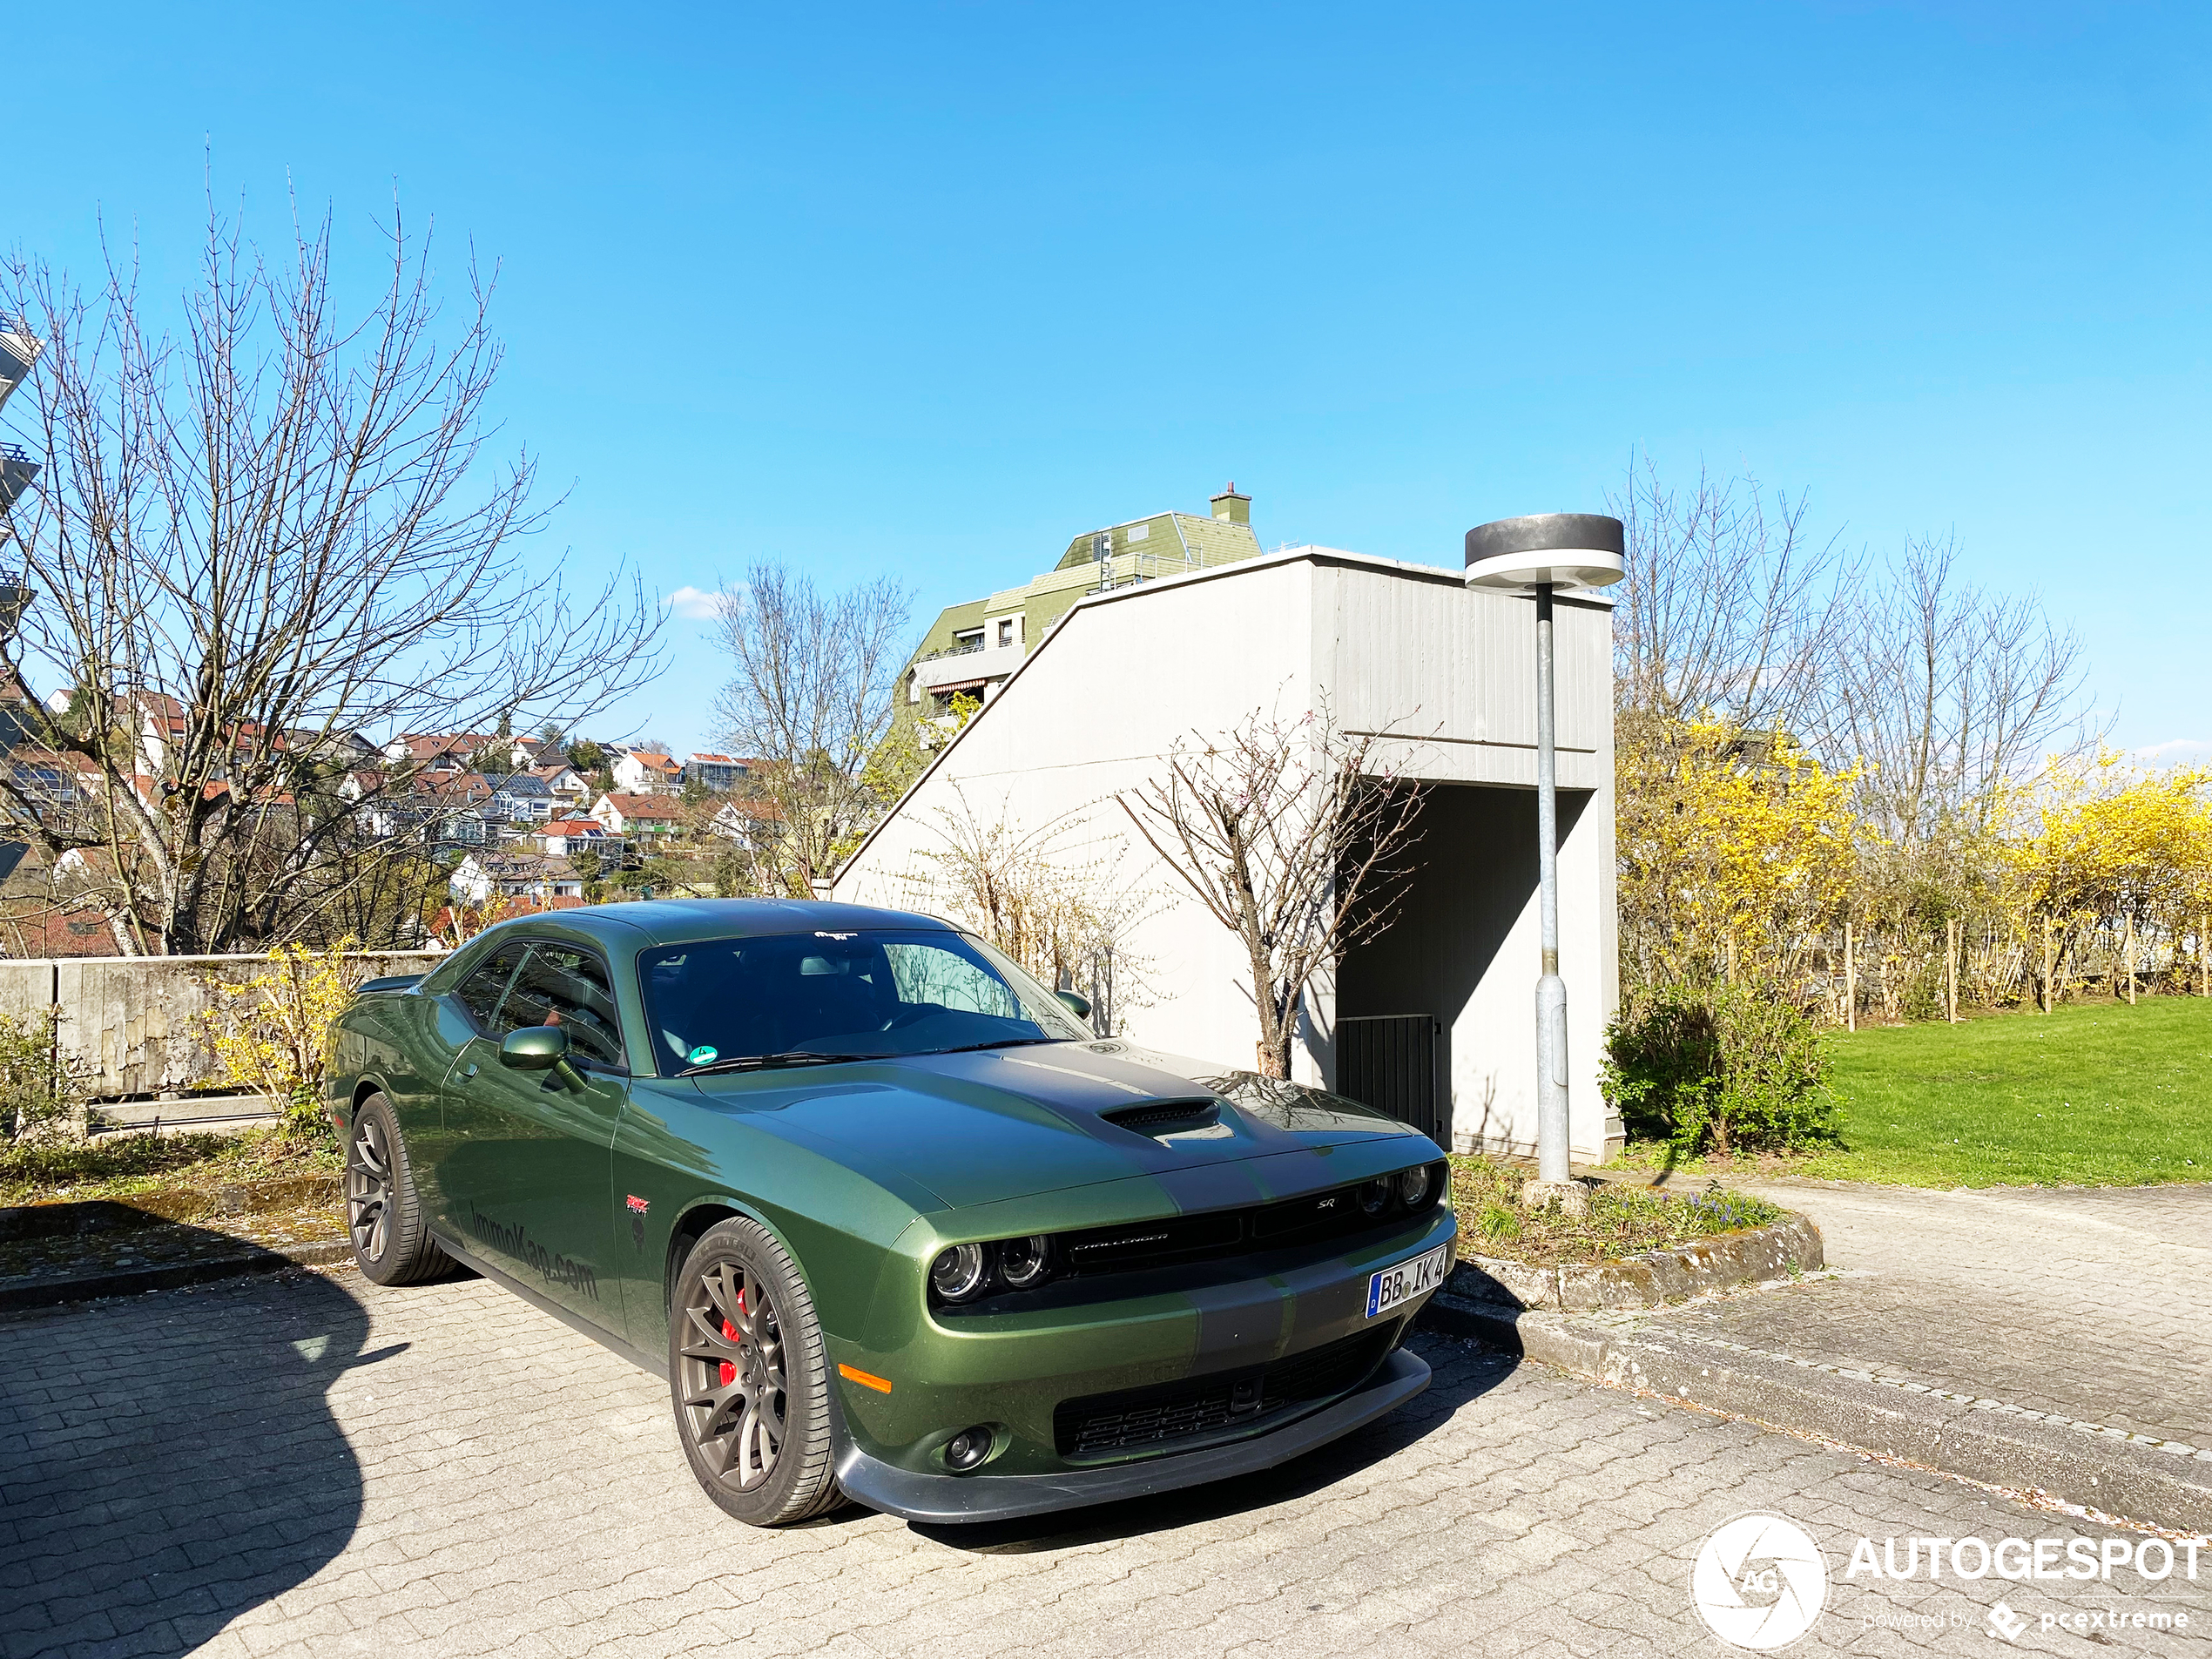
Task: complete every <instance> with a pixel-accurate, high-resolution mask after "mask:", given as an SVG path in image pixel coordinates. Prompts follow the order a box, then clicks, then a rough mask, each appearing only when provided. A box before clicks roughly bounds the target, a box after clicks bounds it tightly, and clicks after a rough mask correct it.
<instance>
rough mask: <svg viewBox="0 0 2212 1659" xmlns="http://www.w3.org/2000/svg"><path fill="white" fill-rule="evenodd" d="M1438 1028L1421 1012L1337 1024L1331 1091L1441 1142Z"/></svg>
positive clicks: (1440, 1031)
mask: <svg viewBox="0 0 2212 1659" xmlns="http://www.w3.org/2000/svg"><path fill="white" fill-rule="evenodd" d="M1443 1032H1444V1027H1443V1025H1442V1024H1441V1022H1439V1021H1438V1020H1437V1019H1436V1017H1435V1016H1434V1015H1427V1014H1384V1015H1367V1016H1364V1017H1360V1018H1355V1019H1349V1020H1339V1021H1338V1022H1337V1093H1339V1095H1348V1096H1351V1097H1352V1099H1353V1100H1356V1101H1358V1102H1359V1103H1360V1104H1361V1105H1363V1106H1372V1107H1373V1108H1375V1109H1376V1110H1378V1111H1384V1112H1388V1113H1389V1114H1390V1115H1391V1116H1393V1117H1394V1118H1396V1119H1398V1121H1399V1123H1411V1124H1412V1125H1413V1127H1414V1128H1415V1129H1417V1130H1420V1132H1421V1133H1422V1134H1424V1135H1426V1136H1428V1137H1429V1138H1430V1139H1431V1140H1433V1141H1434V1142H1435V1143H1437V1144H1438V1145H1439V1146H1443V1145H1446V1142H1445V1138H1444V1137H1445V1135H1446V1133H1447V1125H1446V1123H1445V1122H1444V1119H1445V1116H1446V1115H1447V1114H1446V1110H1445V1103H1444V1101H1443V1099H1442V1091H1441V1090H1440V1089H1439V1088H1438V1087H1437V1076H1436V1070H1437V1067H1436V1051H1437V1048H1438V1044H1439V1040H1440V1038H1441V1036H1442V1035H1443Z"/></svg>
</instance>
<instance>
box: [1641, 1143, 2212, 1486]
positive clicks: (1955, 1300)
mask: <svg viewBox="0 0 2212 1659" xmlns="http://www.w3.org/2000/svg"><path fill="white" fill-rule="evenodd" d="M1740 1185H1742V1186H1743V1188H1744V1190H1748V1191H1752V1192H1757V1193H1758V1194H1760V1195H1761V1196H1762V1197H1768V1198H1771V1199H1772V1200H1774V1202H1775V1203H1777V1204H1786V1205H1788V1206H1789V1207H1790V1208H1791V1209H1793V1210H1802V1211H1804V1212H1805V1213H1806V1214H1808V1215H1810V1216H1811V1217H1812V1218H1813V1220H1814V1221H1815V1222H1816V1223H1817V1224H1819V1227H1820V1231H1821V1238H1822V1241H1823V1243H1824V1246H1825V1249H1826V1254H1827V1260H1828V1265H1829V1266H1830V1267H1831V1268H1840V1269H1843V1270H1844V1272H1845V1274H1846V1275H1847V1276H1846V1277H1843V1278H1825V1279H1812V1280H1809V1281H1807V1282H1806V1283H1804V1284H1802V1285H1791V1286H1788V1287H1785V1288H1780V1289H1777V1290H1770V1291H1760V1292H1758V1293H1757V1294H1754V1295H1747V1296H1736V1297H1729V1298H1721V1299H1718V1300H1716V1301H1713V1302H1709V1303H1703V1304H1698V1305H1693V1306H1691V1307H1689V1308H1686V1309H1681V1310H1675V1311H1670V1312H1665V1313H1662V1314H1657V1315H1653V1316H1640V1317H1639V1318H1636V1319H1635V1320H1634V1321H1632V1322H1631V1323H1633V1324H1635V1325H1637V1326H1639V1327H1642V1328H1649V1329H1662V1328H1663V1329H1672V1330H1676V1331H1680V1332H1685V1333H1689V1334H1699V1333H1702V1334H1705V1335H1710V1336H1717V1337H1721V1338H1723V1339H1727V1340H1729V1341H1733V1342H1742V1343H1745V1344H1748V1345H1750V1346H1752V1347H1755V1348H1764V1349H1768V1350H1771V1351H1774V1352H1786V1353H1788V1354H1790V1355H1791V1356H1792V1357H1793V1358H1798V1359H1811V1360H1814V1361H1816V1362H1817V1363H1824V1364H1841V1365H1845V1366H1861V1367H1867V1368H1871V1369H1873V1370H1876V1371H1878V1372H1881V1373H1882V1374H1884V1375H1887V1376H1897V1377H1903V1378H1909V1379H1912V1380H1913V1381H1916V1382H1925V1383H1928V1384H1930V1385H1932V1386H1939V1387H1944V1388H1949V1389H1953V1390H1957V1391H1961V1392H1966V1393H1975V1394H1979V1395H1983V1396H1986V1397H1987V1398H1990V1399H2001V1400H2004V1401H2006V1402H2007V1403H2009V1404H2012V1405H2016V1406H2027V1407H2028V1408H2030V1409H2032V1410H2034V1411H2040V1412H2062V1413H2066V1414H2067V1416H2068V1417H2069V1418H2071V1419H2074V1420H2086V1421H2089V1422H2094V1423H2106V1424H2110V1425H2112V1426H2114V1427H2118V1428H2124V1429H2128V1430H2129V1431H2131V1432H2133V1433H2141V1434H2150V1435H2155V1436H2156V1437H2157V1438H2159V1439H2161V1440H2181V1441H2184V1442H2187V1443H2188V1444H2190V1445H2194V1446H2199V1447H2212V1184H2204V1183H2189V1184H2176V1185H2173V1186H2163V1187H2103V1188H2099V1187H2077V1188H2063V1187H2061V1188H2033V1187H2009V1188H1993V1189H1983V1190H1959V1191H1954V1192H1935V1191H1927V1190H1920V1189H1917V1188H1910V1187H1876V1186H1857V1185H1845V1184H1840V1183H1821V1182H1810V1181H1786V1182H1785V1181H1777V1182H1770V1183H1757V1182H1750V1183H1741V1184H1740Z"/></svg>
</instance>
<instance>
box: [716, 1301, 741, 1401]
mask: <svg viewBox="0 0 2212 1659" xmlns="http://www.w3.org/2000/svg"><path fill="white" fill-rule="evenodd" d="M738 1312H740V1313H742V1312H745V1292H744V1291H738ZM722 1334H723V1335H724V1336H725V1337H726V1338H728V1339H730V1340H731V1341H732V1342H743V1341H744V1340H745V1339H744V1338H743V1337H741V1336H739V1335H738V1327H737V1326H736V1325H732V1324H731V1323H730V1321H729V1320H727V1319H725V1320H723V1321H722ZM737 1379H738V1368H737V1367H736V1366H733V1365H732V1364H731V1363H730V1362H729V1361H728V1360H727V1359H725V1360H724V1361H723V1362H722V1376H721V1380H722V1386H724V1387H725V1388H727V1387H728V1386H730V1385H731V1384H732V1383H733V1382H735V1381H737Z"/></svg>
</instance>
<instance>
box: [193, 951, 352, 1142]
mask: <svg viewBox="0 0 2212 1659" xmlns="http://www.w3.org/2000/svg"><path fill="white" fill-rule="evenodd" d="M354 942H355V941H353V940H351V939H345V940H341V941H339V942H338V943H337V944H335V945H334V946H332V947H331V948H328V949H327V950H313V949H310V948H308V947H307V946H305V945H297V944H294V945H280V946H279V947H278V948H276V949H274V950H273V951H271V952H270V953H269V954H268V962H269V966H268V967H267V968H265V969H263V970H262V971H261V972H260V973H258V974H254V975H253V977H252V978H250V979H247V980H244V981H239V982H237V983H228V982H226V981H221V980H211V981H208V990H209V993H210V995H211V996H212V1000H213V1003H214V1006H213V1007H212V1008H211V1009H210V1010H209V1012H208V1015H207V1022H208V1027H209V1031H208V1036H209V1042H210V1046H211V1047H212V1049H214V1052H215V1062H216V1064H217V1065H218V1066H219V1068H220V1069H221V1072H222V1076H223V1081H225V1082H227V1083H229V1084H230V1085H231V1086H232V1087H233V1088H234V1089H250V1090H256V1091H258V1092H260V1093H261V1094H265V1095H266V1096H269V1098H270V1099H272V1100H273V1101H276V1102H278V1103H280V1110H281V1112H282V1114H283V1122H284V1131H285V1133H286V1134H287V1136H291V1137H293V1138H296V1139H306V1138H311V1137H313V1136H317V1135H319V1134H320V1133H321V1132H322V1128H323V1116H322V1107H321V1100H322V1086H323V1078H324V1075H325V1074H326V1073H327V1070H328V1069H329V1066H330V1047H331V1031H330V1028H331V1022H333V1021H334V1020H335V1019H336V1018H337V1017H338V1015H340V1014H341V1012H343V1011H344V1009H345V1007H346V1005H347V1003H348V1002H350V1001H353V997H354V990H355V988H357V987H359V985H360V984H361V978H362V969H361V964H360V963H359V962H357V961H353V960H351V959H350V957H349V956H348V953H349V952H350V951H351V950H352V949H353V948H354Z"/></svg>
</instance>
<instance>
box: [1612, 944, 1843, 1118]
mask: <svg viewBox="0 0 2212 1659" xmlns="http://www.w3.org/2000/svg"><path fill="white" fill-rule="evenodd" d="M1605 1049H1606V1053H1605V1063H1604V1067H1603V1069H1602V1073H1601V1075H1600V1081H1601V1086H1602V1088H1603V1089H1604V1092H1605V1097H1606V1099H1607V1100H1608V1101H1610V1102H1611V1103H1613V1106H1614V1109H1615V1110H1616V1111H1618V1112H1619V1113H1620V1114H1621V1120H1622V1124H1623V1125H1624V1126H1625V1127H1626V1129H1627V1130H1628V1133H1629V1138H1631V1139H1632V1140H1662V1141H1666V1142H1669V1143H1671V1144H1672V1145H1673V1146H1674V1147H1675V1149H1676V1151H1677V1152H1679V1153H1681V1154H1682V1155H1683V1156H1684V1157H1694V1156H1696V1154H1698V1153H1701V1152H1707V1151H1710V1152H1716V1153H1719V1154H1722V1155H1723V1156H1725V1155H1727V1154H1730V1153H1733V1152H1760V1151H1779V1150H1786V1149H1789V1148H1792V1147H1802V1146H1807V1145H1811V1144H1815V1143H1824V1142H1829V1143H1832V1142H1835V1141H1837V1140H1838V1139H1839V1138H1840V1136H1839V1132H1838V1130H1839V1117H1838V1111H1837V1105H1836V1098H1835V1096H1834V1095H1833V1094H1832V1093H1831V1092H1830V1090H1829V1088H1828V1082H1827V1078H1828V1056H1827V1054H1826V1052H1825V1050H1824V1049H1823V1048H1822V1046H1821V1042H1820V1038H1819V1035H1818V1034H1817V1032H1815V1031H1814V1029H1813V1026H1812V1022H1811V1019H1809V1018H1808V1017H1807V1016H1806V1015H1804V1013H1803V1012H1801V1011H1800V1010H1798V1009H1797V1008H1792V1007H1791V1006H1790V1005H1789V1004H1788V1003H1786V1002H1784V1001H1781V1000H1780V999H1779V998H1777V997H1775V996H1774V995H1771V994H1769V993H1765V992H1763V991H1761V990H1759V989H1757V988H1754V987H1750V986H1745V985H1684V984H1677V985H1669V986H1662V987H1661V988H1658V989H1657V990H1655V991H1649V992H1646V993H1644V994H1643V995H1642V996H1640V997H1639V998H1638V999H1637V1000H1636V1001H1635V1002H1634V1003H1633V1004H1631V1005H1629V1006H1627V1007H1624V1008H1622V1011H1621V1014H1620V1016H1619V1017H1618V1018H1617V1019H1615V1021H1614V1022H1613V1024H1612V1025H1611V1026H1610V1027H1609V1028H1608V1029H1607V1031H1606V1035H1605Z"/></svg>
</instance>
